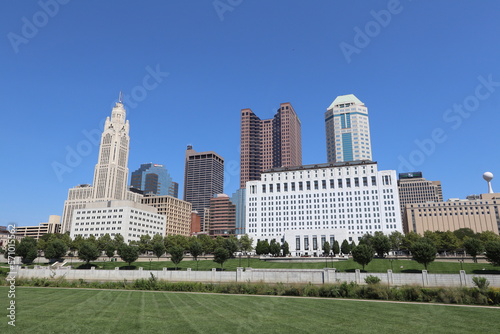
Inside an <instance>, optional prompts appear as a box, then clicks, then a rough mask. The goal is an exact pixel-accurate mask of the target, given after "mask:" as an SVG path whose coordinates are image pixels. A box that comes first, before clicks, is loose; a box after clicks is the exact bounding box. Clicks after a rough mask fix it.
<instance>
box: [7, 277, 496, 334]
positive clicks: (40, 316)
mask: <svg viewBox="0 0 500 334" xmlns="http://www.w3.org/2000/svg"><path fill="white" fill-rule="evenodd" d="M0 295H1V296H2V297H1V298H0V310H2V311H1V312H0V313H1V317H0V319H2V320H1V324H0V333H71V334H78V333H102V334H104V333H120V334H126V333H134V334H137V333H176V334H177V333H217V334H219V333H321V332H323V333H332V332H339V333H412V334H414V333H453V334H458V333H498V328H499V326H500V321H499V320H498V309H489V308H477V307H476V308H473V307H457V306H442V305H432V304H428V305H419V304H396V303H380V302H365V301H348V300H336V299H307V298H284V297H259V296H235V295H210V294H188V293H167V292H147V291H108V290H80V289H50V288H27V287H17V291H16V299H15V301H16V307H17V308H16V327H15V328H13V327H11V326H8V325H7V317H6V316H5V315H6V314H7V311H6V308H7V305H8V298H4V297H6V296H7V287H0Z"/></svg>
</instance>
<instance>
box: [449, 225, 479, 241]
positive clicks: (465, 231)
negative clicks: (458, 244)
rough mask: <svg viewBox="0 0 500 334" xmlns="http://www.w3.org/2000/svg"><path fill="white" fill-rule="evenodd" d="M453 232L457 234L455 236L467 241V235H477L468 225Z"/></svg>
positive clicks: (470, 236)
mask: <svg viewBox="0 0 500 334" xmlns="http://www.w3.org/2000/svg"><path fill="white" fill-rule="evenodd" d="M453 234H455V236H456V237H457V238H458V239H459V240H462V241H465V238H466V237H469V238H474V235H475V233H474V231H473V230H472V229H470V228H468V227H462V228H459V229H458V230H455V231H453Z"/></svg>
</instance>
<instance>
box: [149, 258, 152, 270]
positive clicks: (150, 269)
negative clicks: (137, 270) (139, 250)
mask: <svg viewBox="0 0 500 334" xmlns="http://www.w3.org/2000/svg"><path fill="white" fill-rule="evenodd" d="M151 261H152V260H151V258H149V270H151Z"/></svg>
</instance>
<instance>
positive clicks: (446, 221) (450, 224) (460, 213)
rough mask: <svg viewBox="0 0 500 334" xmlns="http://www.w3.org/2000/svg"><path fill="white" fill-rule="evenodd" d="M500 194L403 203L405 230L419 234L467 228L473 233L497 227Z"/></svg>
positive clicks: (498, 225) (495, 231) (499, 225)
mask: <svg viewBox="0 0 500 334" xmlns="http://www.w3.org/2000/svg"><path fill="white" fill-rule="evenodd" d="M499 205H500V194H499V193H496V194H481V195H480V198H477V197H474V198H473V199H471V200H463V199H449V200H448V201H446V202H429V203H413V204H406V211H405V215H406V219H405V222H407V223H405V225H404V231H405V233H408V232H409V231H413V232H416V233H419V234H421V235H423V234H424V232H425V231H455V230H458V229H460V228H470V229H472V230H473V231H474V232H476V233H478V232H484V231H492V232H494V233H497V234H498V232H499V230H500V216H499V212H498V207H499Z"/></svg>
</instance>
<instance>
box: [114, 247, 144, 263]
mask: <svg viewBox="0 0 500 334" xmlns="http://www.w3.org/2000/svg"><path fill="white" fill-rule="evenodd" d="M118 253H119V254H120V258H121V259H122V260H123V261H125V262H127V263H128V265H129V266H130V265H131V264H132V262H134V261H135V260H137V259H138V258H139V249H138V248H137V246H130V245H126V244H123V245H122V246H121V247H120V249H119V250H118Z"/></svg>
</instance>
